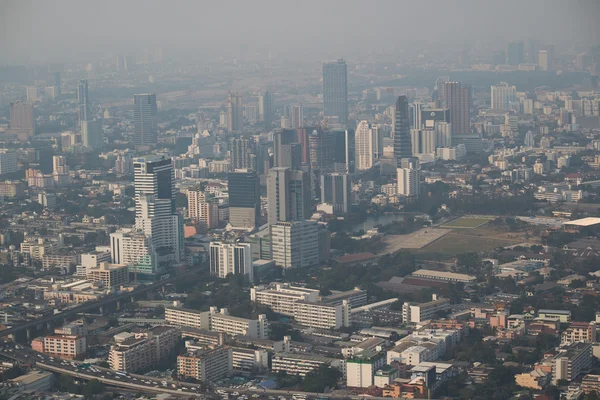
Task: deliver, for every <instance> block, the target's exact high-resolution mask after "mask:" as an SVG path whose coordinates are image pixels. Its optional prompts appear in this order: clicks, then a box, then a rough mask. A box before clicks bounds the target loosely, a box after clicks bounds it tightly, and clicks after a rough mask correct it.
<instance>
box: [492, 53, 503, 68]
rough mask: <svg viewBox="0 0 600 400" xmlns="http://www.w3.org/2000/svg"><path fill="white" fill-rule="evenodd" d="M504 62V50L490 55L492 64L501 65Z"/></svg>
mask: <svg viewBox="0 0 600 400" xmlns="http://www.w3.org/2000/svg"><path fill="white" fill-rule="evenodd" d="M505 62H506V52H505V51H504V50H498V51H494V54H493V55H492V64H493V65H501V64H504V63H505Z"/></svg>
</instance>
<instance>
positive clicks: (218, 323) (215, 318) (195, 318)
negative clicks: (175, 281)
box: [165, 307, 269, 339]
mask: <svg viewBox="0 0 600 400" xmlns="http://www.w3.org/2000/svg"><path fill="white" fill-rule="evenodd" d="M165 320H166V321H167V323H168V324H170V325H177V326H188V327H191V328H198V329H204V330H208V331H214V332H222V333H226V334H228V335H231V336H235V335H243V336H249V337H252V338H256V339H267V338H268V335H269V323H268V321H267V317H266V316H265V315H264V314H261V315H259V316H258V319H246V318H238V317H233V316H231V315H229V312H228V311H227V309H226V308H223V309H221V310H218V309H217V307H211V308H210V310H209V311H197V310H190V309H186V308H175V307H167V308H165Z"/></svg>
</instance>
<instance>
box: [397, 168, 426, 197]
mask: <svg viewBox="0 0 600 400" xmlns="http://www.w3.org/2000/svg"><path fill="white" fill-rule="evenodd" d="M420 175H421V174H420V172H419V170H418V169H416V168H398V194H399V195H402V196H407V197H418V196H419V191H420V189H421V182H420V179H421V176H420Z"/></svg>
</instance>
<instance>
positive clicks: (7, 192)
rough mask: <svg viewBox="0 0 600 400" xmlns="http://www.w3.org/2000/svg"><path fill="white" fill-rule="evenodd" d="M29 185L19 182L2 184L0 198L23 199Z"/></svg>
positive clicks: (0, 184) (0, 183)
mask: <svg viewBox="0 0 600 400" xmlns="http://www.w3.org/2000/svg"><path fill="white" fill-rule="evenodd" d="M26 187H27V185H25V183H23V182H19V181H3V182H0V197H21V196H24V195H25V188H26Z"/></svg>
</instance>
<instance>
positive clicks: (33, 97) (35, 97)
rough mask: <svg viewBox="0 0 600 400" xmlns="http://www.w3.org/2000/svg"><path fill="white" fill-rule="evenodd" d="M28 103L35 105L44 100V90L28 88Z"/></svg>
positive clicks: (35, 87)
mask: <svg viewBox="0 0 600 400" xmlns="http://www.w3.org/2000/svg"><path fill="white" fill-rule="evenodd" d="M26 92H27V101H28V102H30V103H35V102H36V101H40V100H42V88H40V87H37V86H27V90H26Z"/></svg>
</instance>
